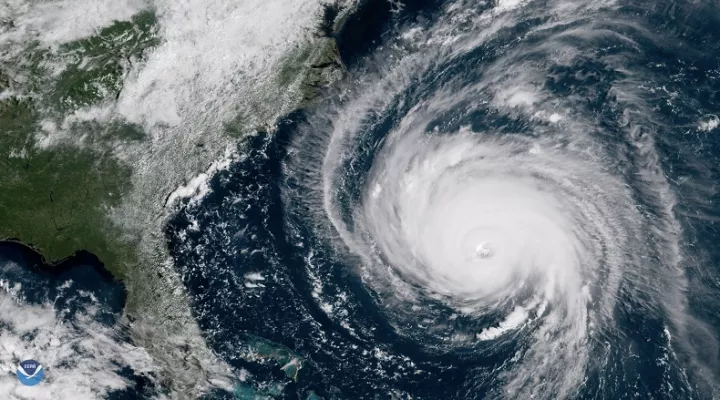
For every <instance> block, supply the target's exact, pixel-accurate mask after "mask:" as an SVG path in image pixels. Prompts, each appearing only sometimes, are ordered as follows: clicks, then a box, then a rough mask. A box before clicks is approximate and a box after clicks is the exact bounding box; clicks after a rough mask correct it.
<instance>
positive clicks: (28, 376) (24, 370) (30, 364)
mask: <svg viewBox="0 0 720 400" xmlns="http://www.w3.org/2000/svg"><path fill="white" fill-rule="evenodd" d="M44 374H45V373H44V372H43V367H42V365H40V363H39V362H37V361H35V360H25V361H23V362H21V363H20V364H18V367H17V377H18V380H19V381H20V383H22V384H23V385H25V386H35V385H37V384H38V383H40V381H41V380H42V378H43V375H44Z"/></svg>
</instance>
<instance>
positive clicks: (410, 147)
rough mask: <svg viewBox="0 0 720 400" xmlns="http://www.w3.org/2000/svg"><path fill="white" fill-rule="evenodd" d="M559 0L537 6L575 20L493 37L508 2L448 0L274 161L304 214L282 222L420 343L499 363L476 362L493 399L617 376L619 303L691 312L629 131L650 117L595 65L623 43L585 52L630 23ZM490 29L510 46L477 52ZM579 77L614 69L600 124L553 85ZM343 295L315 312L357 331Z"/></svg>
mask: <svg viewBox="0 0 720 400" xmlns="http://www.w3.org/2000/svg"><path fill="white" fill-rule="evenodd" d="M560 3H562V4H558V7H557V8H552V7H551V8H549V9H548V8H545V7H544V6H543V7H540V8H538V9H537V10H536V11H537V12H539V13H542V12H547V13H548V14H552V15H553V18H558V19H563V18H564V21H565V22H566V23H567V24H569V26H573V27H574V28H573V29H569V30H566V31H559V33H558V31H557V30H554V29H555V28H556V26H555V25H554V22H552V21H555V20H554V19H552V18H549V19H548V21H549V22H548V23H547V25H542V24H541V25H540V26H538V27H536V29H535V30H534V31H533V32H532V34H527V36H526V37H525V38H524V41H519V42H515V39H516V38H515V37H514V36H512V35H510V36H503V35H502V34H501V33H499V32H501V27H502V26H503V25H504V24H509V25H512V24H513V23H517V20H516V18H518V15H520V12H519V11H518V10H519V9H517V8H509V6H508V7H506V8H496V9H489V10H487V11H486V12H484V13H480V14H479V15H480V16H479V17H477V18H476V19H474V20H473V19H472V17H471V16H468V15H464V14H462V13H461V12H460V11H457V10H455V9H453V8H450V9H449V10H448V11H447V13H448V15H449V16H448V17H447V18H446V19H442V18H440V19H439V20H438V21H436V22H435V23H434V24H431V25H430V26H426V27H424V28H414V29H411V30H410V31H409V32H407V33H405V34H404V35H401V37H400V38H399V39H398V41H397V42H398V43H396V44H397V46H396V47H395V48H393V46H388V48H389V49H388V50H386V51H387V52H388V53H390V55H389V56H383V57H384V58H383V62H381V63H380V66H379V67H378V66H375V65H373V66H372V67H368V71H367V72H366V76H364V78H363V80H362V85H361V88H360V89H355V90H353V91H348V92H344V93H343V94H342V96H341V100H340V101H337V102H335V103H332V104H327V105H325V107H326V108H323V109H322V110H321V112H320V113H319V114H320V115H319V116H315V117H314V119H313V120H311V121H310V122H309V123H308V124H307V127H306V130H305V131H304V134H303V135H299V137H298V138H296V139H295V142H294V145H293V146H292V148H291V151H290V154H291V157H290V159H291V160H290V161H288V162H287V163H285V168H286V170H287V171H288V175H290V176H292V178H293V183H294V182H296V180H297V181H301V182H303V186H302V191H301V192H302V193H303V195H302V196H298V195H297V193H298V192H295V190H296V189H292V190H288V191H287V193H286V199H285V201H286V202H287V203H288V204H292V205H293V209H296V210H300V211H298V212H297V214H294V215H295V216H296V219H292V220H293V222H292V223H291V224H289V225H291V226H292V225H293V224H295V223H298V222H297V221H307V219H308V218H310V219H311V220H312V224H310V225H312V226H313V227H314V228H313V229H314V233H313V235H312V236H313V237H314V238H319V239H320V240H319V242H321V243H324V244H329V245H330V246H329V247H330V248H331V249H332V250H331V251H330V252H331V253H333V257H334V258H333V262H332V265H333V268H335V266H336V265H341V266H345V267H347V269H348V270H350V271H352V272H353V273H356V274H357V275H358V276H360V278H361V282H362V286H363V289H367V291H368V293H369V297H370V298H372V299H373V301H375V303H373V305H374V306H377V309H378V310H379V313H380V316H377V317H376V318H379V319H382V323H383V324H384V323H387V325H389V326H390V327H391V328H392V330H393V333H394V334H397V335H399V336H400V337H402V338H403V339H404V340H407V342H410V343H413V344H415V345H417V346H418V347H419V348H421V349H422V353H423V354H432V355H433V356H439V357H440V358H442V357H444V356H446V355H448V354H450V355H452V356H456V357H459V358H458V359H459V360H466V359H470V360H472V361H473V362H475V361H477V360H481V361H479V363H483V362H485V361H486V360H491V361H489V362H488V365H490V364H492V363H493V362H494V360H504V361H502V362H498V364H497V365H492V366H487V365H486V366H484V368H486V369H483V368H481V367H478V369H477V371H475V370H473V371H474V372H477V376H478V378H477V382H478V386H481V383H482V379H481V378H480V377H482V376H483V374H487V373H488V372H487V371H492V372H491V374H493V377H497V378H498V379H497V380H494V381H493V384H494V383H495V382H502V387H496V386H492V389H487V387H485V389H484V390H489V393H490V397H492V398H536V399H539V398H553V399H555V398H568V397H572V396H573V395H575V394H577V393H578V390H579V389H578V388H580V387H581V386H582V385H583V383H584V382H587V379H588V378H587V377H588V376H598V375H603V374H614V373H617V369H615V368H617V367H616V366H615V365H612V361H609V360H610V359H611V356H610V355H609V354H610V353H611V352H613V351H618V350H617V349H616V348H615V347H613V346H614V345H609V344H607V343H610V342H612V341H613V340H616V341H618V342H622V340H621V339H619V338H621V337H622V335H623V334H624V333H623V331H622V330H623V329H624V327H623V326H622V325H621V322H622V321H621V318H623V317H624V316H623V315H622V313H623V310H631V309H633V308H635V309H636V310H637V312H638V313H642V312H643V311H644V310H651V311H656V310H658V309H661V308H664V309H665V310H668V311H669V313H668V314H669V315H671V318H670V319H669V320H670V321H671V322H672V323H675V324H677V325H678V326H680V325H682V324H684V323H685V320H684V318H685V317H683V313H684V311H683V307H684V306H683V301H684V300H683V299H682V289H683V285H684V282H685V281H684V280H683V279H678V278H677V277H678V276H681V274H680V273H679V272H678V271H679V267H678V265H679V260H680V258H681V256H680V250H679V245H678V237H679V234H680V229H679V227H678V224H677V221H676V220H675V219H674V217H673V215H672V207H673V204H674V199H673V195H672V193H671V192H670V190H669V189H668V184H667V181H666V179H665V178H664V176H663V174H662V169H661V167H660V166H659V162H658V154H657V152H656V150H655V148H654V144H653V142H652V137H651V135H645V134H642V132H643V129H645V128H644V127H647V126H651V125H652V124H653V120H652V117H653V115H652V112H651V111H650V108H649V107H648V106H647V105H646V103H645V100H644V99H643V98H642V97H641V96H640V94H639V93H638V91H637V85H635V84H634V82H632V81H631V80H629V79H619V78H618V77H619V76H620V75H619V74H615V73H611V72H609V71H612V68H611V67H616V68H621V66H619V65H618V64H617V63H620V62H622V63H629V62H630V61H631V60H632V55H631V53H628V54H622V53H620V54H610V55H609V56H608V57H607V58H606V59H602V60H600V61H592V62H588V61H587V57H588V56H587V55H585V54H583V52H582V49H583V46H589V45H590V44H593V43H595V41H600V39H602V43H603V44H607V43H612V44H615V45H616V46H617V48H622V49H624V48H628V49H631V48H632V46H629V45H628V43H633V40H634V39H632V38H630V37H629V36H623V35H621V34H618V33H614V32H612V31H611V30H610V29H606V28H605V27H596V26H595V25H593V23H591V22H588V21H586V20H583V19H582V18H579V17H577V15H580V14H581V13H582V12H588V13H589V12H595V11H596V10H595V8H594V7H595V3H592V4H590V3H588V4H584V3H582V4H581V3H578V4H577V5H576V7H577V8H573V7H575V6H571V5H569V4H567V3H564V2H560ZM551 4H555V3H554V2H551ZM515 5H516V6H518V7H519V3H518V4H515ZM528 7H529V6H528ZM538 7H539V6H538ZM583 7H585V8H583ZM454 12H458V13H460V15H455V14H453V13H454ZM528 12H529V11H528ZM460 20H462V21H463V22H464V23H467V24H466V25H462V24H461V25H460V26H459V27H457V26H456V25H454V23H456V22H457V21H460ZM573 24H574V25H573ZM620 25H622V27H623V28H627V27H628V26H631V22H622V23H618V26H620ZM468 26H471V27H472V28H468ZM619 31H621V30H619ZM467 32H470V33H467ZM638 32H643V34H644V33H646V32H645V31H641V30H638ZM423 35H425V36H423ZM488 42H492V46H491V45H488V44H487V43H488ZM502 44H508V47H510V50H507V51H506V52H497V53H494V52H493V51H489V50H487V49H491V48H501V47H502V46H501V45H502ZM510 44H512V46H510ZM403 46H405V47H403ZM413 46H419V47H420V48H421V50H418V49H417V48H414V47H413ZM623 46H626V47H623ZM397 48H403V49H405V48H409V49H410V50H397ZM387 60H392V61H387ZM538 60H540V61H538ZM602 63H605V64H607V65H608V66H606V67H603V68H605V69H602V68H600V67H597V66H596V64H602ZM575 65H579V66H577V67H576V66H575ZM588 65H589V66H588ZM568 66H573V67H568ZM375 68H377V70H375ZM573 68H577V70H575V69H573ZM593 68H595V69H593ZM566 69H567V71H566ZM605 73H606V74H607V75H608V77H605V76H603V74H605ZM586 78H587V79H588V81H590V82H592V83H593V84H596V82H597V81H602V79H607V80H608V81H612V88H611V89H607V90H608V92H607V93H611V94H607V93H603V94H602V96H601V101H602V102H605V103H607V104H605V103H603V106H602V107H607V109H603V110H604V111H603V112H604V113H605V114H604V117H605V118H606V120H605V121H604V122H603V123H602V124H599V123H598V109H600V106H598V105H597V104H595V103H593V104H590V101H589V100H588V101H586V102H584V103H582V104H579V103H578V98H579V95H578V94H575V93H573V94H572V95H569V94H568V93H569V92H568V91H566V90H565V89H566V87H573V88H576V87H581V86H582V83H583V82H582V79H586ZM563 79H564V80H567V81H569V83H567V82H564V81H563ZM557 82H561V83H557ZM563 85H566V86H563ZM609 86H610V85H608V87H609ZM594 90H595V88H593V90H589V91H588V93H587V96H591V95H594V94H596V93H597V92H595V91H594ZM638 110H641V111H642V112H638ZM305 190H307V191H309V193H313V194H317V196H307V195H305V193H308V192H306V191H305ZM320 203H321V204H320ZM648 210H652V211H651V212H649V211H648ZM308 216H309V217H308ZM299 224H301V225H303V226H304V225H305V222H299ZM328 228H330V229H328ZM314 254H315V253H312V254H310V255H309V256H308V263H307V264H308V270H309V274H310V275H311V278H312V279H314V280H316V281H317V282H320V281H321V279H320V278H317V279H316V277H318V276H321V275H322V273H323V271H321V269H320V268H318V269H315V263H314V262H311V261H310V260H311V257H313V256H314ZM336 263H337V264H336ZM317 286H318V287H320V286H321V283H318V284H317ZM313 295H314V296H316V298H317V299H319V301H323V300H322V299H324V297H323V294H322V291H321V290H320V289H315V290H314V291H313ZM346 300H347V296H346V295H345V294H342V295H341V296H336V297H335V298H334V299H333V303H332V305H329V303H323V304H321V306H320V308H321V309H322V310H323V311H325V312H326V313H327V314H328V315H329V316H330V318H334V319H336V320H338V321H339V325H340V326H342V327H343V328H344V329H347V331H348V332H349V334H350V335H353V337H357V338H361V337H363V332H365V333H364V334H365V335H368V336H372V332H373V330H374V329H375V328H374V327H371V328H367V326H368V325H366V324H367V322H366V321H364V320H353V319H352V318H349V317H348V318H345V317H347V316H348V315H350V313H349V312H347V311H346V310H343V306H347V309H351V308H352V306H351V304H352V303H351V301H346ZM363 304H364V306H365V307H366V306H367V304H366V303H363ZM349 305H350V306H349ZM635 309H633V310H632V312H636V310H635ZM618 310H620V311H618ZM381 325H382V324H381ZM368 332H369V333H368ZM668 332H669V329H668V327H667V326H661V329H660V333H661V334H662V340H663V341H664V344H663V345H667V342H669V341H670V334H669V333H668ZM608 338H612V339H608ZM376 339H377V338H373V340H376ZM373 340H369V342H371V343H374V342H373ZM664 348H665V347H664ZM669 357H670V356H667V358H669ZM601 370H602V372H598V371H601ZM593 371H594V372H593ZM596 372H597V373H596ZM594 373H596V374H595V375H593V374H594ZM603 376H605V375H603ZM468 381H470V382H474V378H468ZM604 384H605V382H604V381H603V382H600V383H597V386H599V387H601V386H602V385H604Z"/></svg>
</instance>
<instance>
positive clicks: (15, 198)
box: [0, 12, 157, 279]
mask: <svg viewBox="0 0 720 400" xmlns="http://www.w3.org/2000/svg"><path fill="white" fill-rule="evenodd" d="M155 23H156V20H155V16H154V15H153V14H152V13H150V12H142V13H139V14H137V15H135V16H134V17H133V18H132V20H131V21H118V22H115V23H113V24H112V25H111V26H109V27H107V28H105V29H102V30H101V31H100V32H98V34H97V35H95V36H92V37H89V38H85V39H81V40H78V41H75V42H70V43H66V44H64V45H62V46H60V48H59V49H58V50H51V49H50V48H42V47H41V46H40V45H39V44H38V43H30V44H29V45H28V47H27V49H26V51H25V52H24V53H23V55H22V58H20V59H16V60H2V64H0V93H6V95H5V96H2V97H0V171H2V173H3V177H2V179H0V239H12V240H17V241H20V242H23V243H26V244H30V245H32V246H33V247H34V248H36V249H37V250H38V251H39V252H40V253H41V254H42V255H43V256H44V257H45V258H46V259H48V260H49V261H57V260H60V259H63V258H65V257H68V256H70V255H72V254H73V253H74V252H76V251H78V250H81V249H83V250H87V251H89V252H91V253H93V254H95V255H96V256H97V257H98V258H99V259H100V260H102V262H103V263H104V264H105V266H106V267H107V268H108V269H109V270H110V271H111V272H113V274H114V275H115V276H116V277H118V278H121V279H122V278H124V276H125V273H124V272H125V270H126V268H128V267H130V266H132V265H135V264H136V263H137V255H136V251H135V246H136V244H137V243H136V242H135V241H134V240H132V239H129V238H127V237H126V236H125V235H123V232H120V231H119V230H118V229H117V228H115V227H114V225H113V223H112V222H111V221H110V220H109V218H108V214H109V213H108V211H109V210H110V209H111V208H112V207H114V206H117V205H119V204H120V201H121V199H122V197H123V196H124V195H125V194H126V193H128V191H129V190H130V188H131V180H130V178H131V173H132V170H131V168H130V167H129V166H128V165H124V164H122V163H121V162H120V161H119V160H117V159H116V158H115V157H113V155H112V150H113V148H114V146H116V145H117V144H118V143H123V142H129V141H136V140H142V139H143V138H144V137H145V134H144V132H143V131H142V129H141V128H140V127H138V126H135V125H132V124H128V123H125V122H122V121H116V120H114V121H110V122H106V123H99V122H95V121H84V122H74V123H72V124H70V126H68V127H67V128H68V131H69V132H68V133H69V135H70V139H69V140H68V141H63V142H61V143H53V144H52V145H50V146H46V147H42V146H39V145H38V143H36V142H37V137H38V136H37V135H38V132H39V131H40V123H41V121H49V122H50V123H54V124H57V125H59V124H61V123H62V117H63V114H64V113H67V112H68V111H71V110H74V109H78V108H80V107H86V106H89V105H92V104H95V103H98V102H101V101H103V100H105V99H108V98H113V97H116V96H117V95H118V93H119V92H120V90H121V89H122V81H123V76H124V74H125V73H126V71H127V69H128V68H129V67H130V66H131V64H132V62H134V60H137V59H140V58H141V57H142V54H143V52H145V51H146V50H147V49H148V48H149V47H151V46H154V45H155V44H157V39H155V35H154V29H155V28H154V26H155ZM58 63H61V65H65V69H64V70H63V71H62V72H61V73H59V74H53V73H52V69H53V68H55V67H56V66H57V65H58ZM62 63H64V64H62ZM18 71H23V72H24V73H25V74H26V75H25V76H23V77H18ZM54 111H55V112H54ZM56 112H60V113H56Z"/></svg>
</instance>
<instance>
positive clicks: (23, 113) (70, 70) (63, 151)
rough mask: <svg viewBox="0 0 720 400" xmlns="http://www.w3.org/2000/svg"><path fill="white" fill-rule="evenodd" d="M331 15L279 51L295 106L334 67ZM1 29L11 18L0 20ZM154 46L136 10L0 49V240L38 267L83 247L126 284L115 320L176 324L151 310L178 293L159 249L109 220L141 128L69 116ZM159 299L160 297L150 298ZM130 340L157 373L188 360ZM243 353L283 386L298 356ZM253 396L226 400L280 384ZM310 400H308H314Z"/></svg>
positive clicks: (104, 95) (98, 99)
mask: <svg viewBox="0 0 720 400" xmlns="http://www.w3.org/2000/svg"><path fill="white" fill-rule="evenodd" d="M335 11H336V10H335V9H334V8H326V12H325V15H324V16H323V21H324V22H323V23H322V24H321V25H320V26H318V33H317V34H316V36H315V38H313V40H311V41H304V42H303V43H302V44H300V45H298V47H297V48H296V49H295V50H294V51H291V52H290V53H288V55H287V56H286V58H285V59H284V60H283V61H282V63H281V65H280V69H279V71H278V73H277V75H276V81H275V82H274V83H275V84H276V85H277V86H278V87H281V88H284V89H285V88H287V90H291V91H293V92H294V93H298V94H299V95H298V101H297V105H296V106H297V107H306V106H309V105H311V104H312V103H313V102H314V101H315V100H316V99H317V98H318V96H320V95H321V93H322V91H323V90H324V88H325V87H327V86H328V85H329V84H330V83H332V82H334V81H336V80H338V79H340V77H341V76H342V75H343V74H344V72H345V71H344V67H343V65H342V62H341V61H340V58H339V56H338V49H337V45H336V43H335V41H334V39H332V38H331V35H330V33H329V32H332V30H333V29H335V28H334V26H333V25H332V24H331V23H330V22H332V21H333V20H334V19H335V18H336V17H337V13H335ZM0 24H9V25H12V24H13V22H12V21H5V20H0ZM159 44H160V38H159V37H158V34H157V20H156V17H155V15H154V13H153V12H151V11H145V12H141V13H138V14H136V15H135V16H134V17H132V18H131V19H130V20H128V21H115V22H114V23H112V24H110V25H109V26H107V27H105V28H103V29H100V30H99V31H97V32H96V33H95V34H94V35H92V36H89V37H85V38H82V39H79V40H75V41H71V42H68V43H63V44H60V45H57V46H49V45H43V44H41V43H40V42H30V43H23V44H22V46H23V48H22V49H21V50H22V51H12V52H3V51H2V49H0V171H1V172H2V177H1V178H0V240H15V241H18V242H22V243H24V244H28V245H30V246H32V247H33V248H34V249H36V250H37V251H38V252H39V253H40V254H42V255H43V256H44V258H45V259H46V260H47V261H48V262H57V261H59V260H62V259H64V258H66V257H68V256H71V255H72V254H73V253H75V252H76V251H79V250H86V251H88V252H90V253H92V254H94V255H96V256H97V257H98V258H99V260H100V261H101V262H102V263H103V264H104V265H105V267H106V268H107V269H108V270H109V271H110V272H111V273H112V274H113V275H114V276H115V277H116V278H118V279H120V280H123V281H125V282H126V284H127V287H128V289H129V294H128V303H127V306H126V314H127V315H128V316H129V317H130V319H131V320H135V318H134V317H137V316H138V315H140V314H143V313H145V314H147V313H149V312H151V311H152V310H154V309H158V308H162V310H159V311H158V310H155V312H157V314H158V315H150V316H147V315H145V316H144V317H145V320H150V321H153V320H155V319H156V318H157V317H158V316H162V317H167V316H168V315H171V316H175V315H180V316H181V317H178V318H176V319H177V320H178V321H180V319H182V316H185V315H190V314H189V311H187V312H185V311H182V312H180V311H178V312H176V313H174V314H173V311H168V310H167V309H166V308H167V307H165V308H163V307H160V306H158V304H166V303H168V302H171V300H172V299H176V298H182V296H181V295H177V293H182V290H181V288H179V286H180V285H179V284H177V282H174V283H173V284H174V285H176V286H172V285H171V286H170V287H166V286H164V285H165V281H164V279H165V277H164V276H163V274H162V272H161V269H160V268H159V267H158V268H157V269H154V268H153V267H154V266H158V265H160V264H162V263H163V262H164V259H163V255H164V254H160V255H159V256H157V255H154V256H153V257H156V258H154V259H149V258H148V256H147V254H146V255H143V253H142V252H141V251H140V250H139V246H140V243H139V242H140V239H139V236H138V235H136V234H135V232H128V231H127V230H126V229H123V228H122V227H120V226H118V225H116V222H117V221H115V220H113V219H112V218H111V215H112V211H113V210H114V209H116V208H118V207H120V205H123V204H128V203H127V199H128V196H129V193H131V191H132V190H133V186H132V185H133V176H134V175H133V174H134V173H135V171H134V166H133V165H131V164H130V163H128V162H127V161H123V160H124V159H123V158H122V157H120V156H119V153H120V152H121V150H122V148H124V147H125V146H131V145H138V144H141V143H144V142H145V141H146V140H147V137H146V133H145V132H144V131H143V128H142V127H140V126H137V125H134V124H131V123H128V122H127V121H125V120H123V119H122V118H121V117H119V116H117V115H114V114H113V113H107V114H102V115H101V116H100V117H98V118H95V117H93V116H92V115H91V116H90V117H87V116H86V117H77V118H76V113H81V114H82V113H85V114H88V113H89V114H92V113H93V112H95V111H94V110H95V109H97V110H106V109H109V108H108V107H107V106H108V105H109V104H112V103H113V102H115V101H116V100H117V99H118V97H119V96H120V94H121V92H122V90H123V85H124V82H125V79H126V78H127V77H128V74H129V73H130V71H131V69H132V68H133V67H134V66H135V65H136V64H138V63H142V62H143V60H144V58H145V57H146V55H147V54H149V52H150V51H151V50H152V49H153V48H154V47H155V46H157V45H159ZM244 121H245V118H244V117H243V116H242V115H238V117H237V118H236V120H235V121H232V122H231V123H229V124H227V128H228V129H227V133H228V134H229V135H230V136H231V137H235V136H237V137H239V136H242V135H244V134H245V133H246V132H247V131H248V124H247V123H245V122H244ZM250 129H257V130H260V131H263V132H264V131H267V130H269V129H268V128H267V127H250ZM198 172H201V171H198ZM130 204H134V203H130ZM161 234H162V232H157V235H161ZM162 242H163V241H162V240H160V243H162ZM168 281H170V279H169V278H168ZM163 296H165V298H166V299H170V300H167V301H166V302H165V303H161V302H157V300H158V299H160V298H161V297H163ZM183 306H184V305H178V306H177V307H178V308H182V307H183ZM143 315H144V314H143ZM169 319H172V318H169ZM184 323H185V322H182V321H180V322H172V321H171V322H169V324H175V325H172V327H171V328H170V330H169V332H174V333H176V332H175V331H177V330H180V331H182V330H184V329H186V328H187V329H190V328H188V326H187V325H184ZM160 324H161V323H158V326H159V325H160ZM140 325H142V324H140ZM178 327H179V328H178ZM172 329H175V331H172ZM133 334H134V335H135V339H138V343H139V344H140V345H143V346H146V347H147V348H148V351H149V352H150V353H152V354H153V355H154V356H157V357H158V359H159V363H158V364H159V365H160V366H161V368H162V366H163V365H164V366H167V367H168V369H171V368H173V367H172V365H170V364H172V362H173V361H174V360H185V361H187V359H188V354H190V353H191V350H188V348H189V346H188V345H187V343H184V342H182V343H181V344H180V345H178V344H177V343H176V342H173V341H172V340H169V339H168V337H167V332H164V331H163V332H159V331H158V332H156V331H155V330H153V329H152V328H148V329H145V330H142V328H140V329H136V330H134V331H133ZM178 343H180V342H178ZM248 346H249V348H250V349H252V356H249V357H250V358H253V357H254V358H253V359H255V360H256V361H259V362H264V361H272V362H276V363H277V365H278V367H279V368H281V369H282V370H283V371H284V373H285V375H286V376H287V378H288V379H289V380H294V381H296V380H297V379H298V376H299V371H300V370H301V368H302V367H303V365H304V361H303V359H302V358H300V357H299V356H297V355H296V354H295V353H293V352H292V351H291V350H290V349H287V348H285V347H283V346H281V345H277V344H274V343H271V342H267V341H264V340H263V339H262V338H257V340H253V341H251V343H249V344H248ZM194 362H197V363H198V364H199V363H200V362H199V361H198V360H195V361H194ZM203 362H204V361H203ZM200 369H202V368H200ZM190 373H192V372H190V371H188V374H190ZM165 378H169V377H164V379H165ZM193 379H197V380H203V377H190V378H188V379H187V382H193ZM169 386H170V385H169ZM180 389H181V390H183V389H184V388H180ZM186 389H187V390H200V389H193V388H191V387H188V388H186ZM258 390H259V389H258ZM258 390H256V389H252V388H249V387H242V386H239V387H238V393H237V394H236V396H237V397H238V398H242V396H246V395H247V396H249V395H250V394H252V393H253V392H254V393H255V394H257V395H260V394H262V395H263V396H275V395H276V394H277V393H276V392H277V390H279V389H278V388H277V387H274V388H264V389H262V390H261V391H258ZM278 393H279V392H278ZM312 396H314V394H311V395H308V398H309V399H310V398H315V397H312Z"/></svg>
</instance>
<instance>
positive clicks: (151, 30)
mask: <svg viewBox="0 0 720 400" xmlns="http://www.w3.org/2000/svg"><path fill="white" fill-rule="evenodd" d="M156 24H157V20H156V18H155V14H153V13H152V12H150V11H145V12H141V13H139V14H136V15H135V16H133V17H132V19H131V20H130V21H116V22H114V23H113V24H112V25H110V26H108V27H106V28H104V29H102V30H101V31H100V32H99V33H98V34H97V35H95V36H91V37H89V38H86V39H81V40H77V41H74V42H70V43H66V44H63V45H62V46H61V47H60V50H59V52H58V53H57V54H55V55H54V56H53V58H57V59H59V60H61V61H63V62H66V63H68V65H67V67H66V68H65V70H64V71H63V72H62V73H61V74H60V76H59V77H58V78H57V80H56V81H55V82H54V84H52V85H51V86H50V87H52V92H51V93H50V96H48V99H49V101H50V102H51V105H52V106H54V107H55V108H57V109H58V111H61V112H66V111H69V110H74V109H77V108H80V107H85V106H89V105H92V104H95V103H98V102H100V101H102V100H105V99H115V98H117V96H118V95H119V94H120V91H121V90H122V87H123V81H124V79H123V78H124V75H125V74H126V71H128V70H129V68H130V67H131V66H132V64H133V63H134V62H137V61H138V60H141V59H142V57H143V55H144V54H145V52H146V51H147V50H148V49H150V48H152V47H154V46H156V45H157V44H158V42H159V41H158V38H157V32H156Z"/></svg>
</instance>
